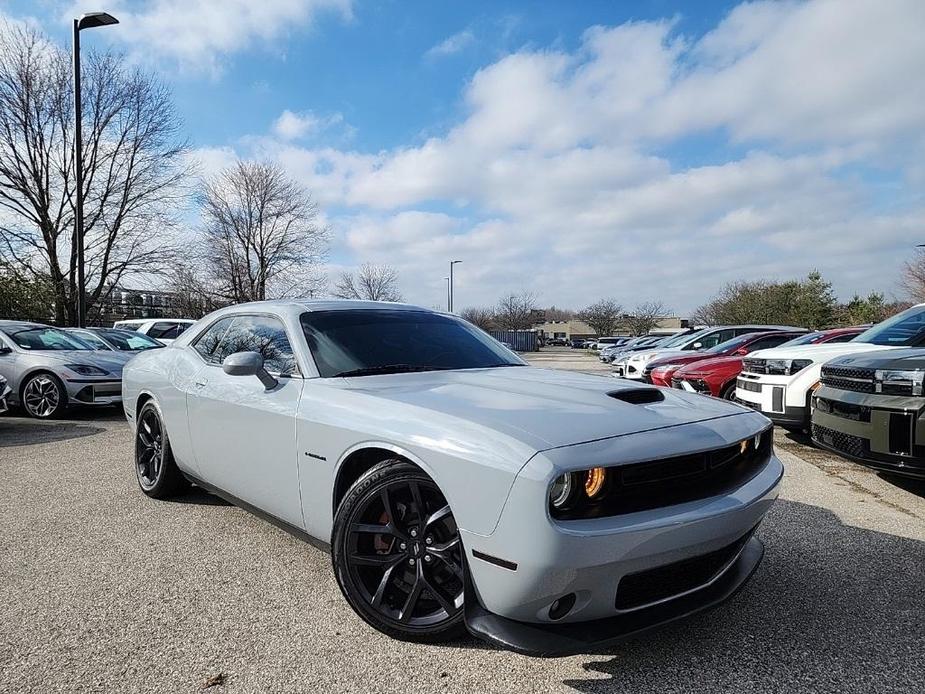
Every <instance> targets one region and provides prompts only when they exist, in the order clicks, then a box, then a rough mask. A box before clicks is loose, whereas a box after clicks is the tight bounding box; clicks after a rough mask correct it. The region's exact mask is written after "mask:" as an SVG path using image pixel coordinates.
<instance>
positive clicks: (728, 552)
mask: <svg viewBox="0 0 925 694" xmlns="http://www.w3.org/2000/svg"><path fill="white" fill-rule="evenodd" d="M751 535H752V534H751V533H748V534H746V535H745V536H744V537H741V538H739V539H738V540H736V541H735V542H733V543H732V544H730V545H726V546H725V547H722V548H721V549H718V550H716V551H714V552H710V553H709V554H702V555H700V556H699V557H692V558H691V559H684V560H682V561H678V562H674V563H672V564H666V565H664V566H659V567H656V568H654V569H647V570H646V571H639V572H638V573H634V574H628V575H626V576H624V577H623V578H622V579H620V583H619V585H618V586H617V598H616V601H615V606H616V608H617V609H618V610H634V609H639V608H641V607H645V606H647V605H651V604H653V603H657V602H662V601H665V600H668V599H671V598H673V597H676V596H680V595H682V594H684V593H689V592H691V591H694V590H697V589H698V588H702V587H705V586H706V585H707V584H708V583H711V582H712V581H713V580H714V579H716V578H717V577H718V576H719V575H720V573H721V572H722V571H723V570H724V569H725V568H727V566H729V564H730V563H731V562H732V561H733V560H734V559H735V558H736V557H737V556H738V554H739V553H740V552H741V551H742V548H743V547H744V546H745V543H746V542H748V540H749V538H750V537H751Z"/></svg>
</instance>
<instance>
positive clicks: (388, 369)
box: [334, 364, 451, 378]
mask: <svg viewBox="0 0 925 694" xmlns="http://www.w3.org/2000/svg"><path fill="white" fill-rule="evenodd" d="M449 368H451V367H448V366H415V365H413V364H384V365H383V366H364V367H363V368H361V369H351V370H350V371H341V372H340V373H336V374H334V378H348V377H350V376H375V375H376V374H398V373H412V372H415V371H446V370H447V369H449Z"/></svg>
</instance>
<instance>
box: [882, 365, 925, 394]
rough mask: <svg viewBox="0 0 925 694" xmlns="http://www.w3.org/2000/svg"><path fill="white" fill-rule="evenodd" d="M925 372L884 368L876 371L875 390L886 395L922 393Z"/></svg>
mask: <svg viewBox="0 0 925 694" xmlns="http://www.w3.org/2000/svg"><path fill="white" fill-rule="evenodd" d="M923 379H925V373H923V372H922V371H921V370H920V369H916V370H915V371H900V370H898V369H897V370H893V369H884V370H882V371H881V370H878V371H875V372H874V391H875V392H877V393H884V394H886V395H922V394H923V392H922V381H923Z"/></svg>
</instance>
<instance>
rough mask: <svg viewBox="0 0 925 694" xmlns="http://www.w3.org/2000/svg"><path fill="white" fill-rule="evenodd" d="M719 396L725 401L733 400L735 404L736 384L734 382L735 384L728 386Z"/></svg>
mask: <svg viewBox="0 0 925 694" xmlns="http://www.w3.org/2000/svg"><path fill="white" fill-rule="evenodd" d="M719 396H720V397H721V398H722V399H723V400H731V401H733V402H735V399H736V382H735V381H733V382H732V383H730V384H729V385H728V386H726V387H725V388H723V390H722V392H720V394H719Z"/></svg>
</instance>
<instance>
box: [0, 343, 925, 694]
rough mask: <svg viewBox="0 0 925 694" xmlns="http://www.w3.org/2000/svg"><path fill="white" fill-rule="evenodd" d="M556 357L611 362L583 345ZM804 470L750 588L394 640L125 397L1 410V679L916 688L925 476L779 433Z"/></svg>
mask: <svg viewBox="0 0 925 694" xmlns="http://www.w3.org/2000/svg"><path fill="white" fill-rule="evenodd" d="M558 354H559V353H558V352H555V353H554V352H547V353H544V354H542V355H540V356H539V358H538V359H536V362H537V363H538V365H540V364H541V365H547V366H555V367H564V368H577V369H580V370H591V371H597V370H598V369H599V367H598V363H595V362H596V360H592V358H591V357H587V356H584V355H581V354H570V353H568V351H567V350H563V351H562V352H561V354H562V356H561V357H560V356H557V355H558ZM777 443H778V451H779V454H780V456H781V458H782V460H783V461H784V464H785V466H786V469H787V472H786V476H785V480H784V486H783V492H782V497H781V500H780V501H779V502H778V503H777V505H776V506H775V508H774V510H773V511H772V512H771V513H770V515H769V516H768V518H767V519H766V521H765V522H764V524H763V525H762V527H761V529H760V531H759V535H760V537H761V538H762V539H763V541H764V542H765V544H766V547H767V552H766V555H765V560H764V563H763V564H762V566H761V567H760V568H759V570H758V572H757V573H756V575H755V577H754V579H753V580H752V581H751V582H750V583H749V585H748V586H747V587H746V588H745V590H744V591H743V592H742V593H740V594H739V595H738V596H737V597H736V598H734V599H733V600H732V601H731V602H730V603H727V604H726V605H724V606H722V607H720V608H719V609H717V610H715V611H713V612H711V613H708V614H705V615H700V616H698V617H696V618H694V619H691V620H688V621H686V622H683V623H680V624H678V625H675V626H672V627H670V628H668V629H665V630H662V631H660V632H656V633H654V634H651V635H649V636H646V637H644V638H639V639H637V640H635V641H632V642H628V643H626V644H624V645H623V646H621V647H619V648H615V649H613V650H611V651H609V652H607V653H604V654H593V655H591V654H589V655H582V656H574V657H569V658H562V659H552V660H536V659H530V658H526V657H523V656H519V655H515V654H512V653H508V652H504V651H501V650H497V649H494V648H491V647H487V646H484V645H482V644H481V643H479V642H476V641H474V640H469V641H464V642H460V643H455V644H452V645H449V646H442V647H428V646H419V645H411V644H407V643H401V642H397V641H392V640H390V639H388V638H386V637H384V636H382V635H380V634H378V633H377V632H374V631H372V630H371V629H370V628H368V627H367V626H366V625H365V624H363V623H362V622H361V621H360V620H359V619H358V618H357V617H355V616H354V614H353V613H352V612H351V610H350V609H349V608H348V607H347V605H346V604H345V603H344V601H343V600H342V598H341V595H340V593H339V591H338V589H337V586H336V584H335V582H334V578H333V575H332V573H331V568H330V560H329V558H328V556H327V555H326V554H324V553H322V552H321V551H319V550H317V549H315V548H313V547H311V546H309V545H306V544H304V543H303V542H301V541H300V540H298V539H296V538H294V537H292V536H290V535H288V534H286V533H285V532H283V531H282V530H279V529H278V528H276V527H274V526H273V525H270V524H268V523H266V522H265V521H263V520H261V519H259V518H256V517H254V516H252V515H250V514H249V513H247V512H245V511H242V510H240V509H238V508H235V507H233V506H229V505H227V504H225V503H224V502H222V501H220V500H218V499H216V498H215V497H212V496H209V495H207V494H204V493H194V494H192V495H190V496H189V497H186V498H183V499H178V500H177V501H174V502H157V501H153V500H151V499H148V498H146V497H145V496H143V495H142V494H141V493H140V492H139V491H138V489H137V486H136V482H135V479H134V473H133V471H132V467H131V459H132V456H131V440H130V437H129V434H128V428H127V425H126V424H125V422H124V420H123V419H122V417H121V416H120V413H118V412H109V413H105V414H102V413H78V414H76V415H75V416H74V417H73V418H71V419H67V420H61V421H57V422H35V421H33V420H27V419H25V418H22V417H20V416H17V415H6V416H2V417H0V508H2V514H0V537H2V542H0V692H59V691H60V692H87V691H105V692H196V691H203V688H205V687H206V685H207V684H210V683H216V684H215V685H214V686H212V687H208V688H207V689H206V691H209V692H224V691H227V692H257V691H268V692H269V691H272V692H308V691H325V692H326V691H357V692H360V691H362V692H368V691H388V692H391V691H402V692H434V691H453V692H455V691H460V692H462V691H467V692H468V691H475V692H496V691H505V692H522V691H538V692H547V691H565V692H575V691H577V692H647V693H648V692H658V693H663V692H713V691H727V690H728V691H737V692H772V691H773V692H788V691H801V692H802V691H812V692H869V691H874V690H876V691H877V692H912V691H921V688H922V682H923V681H925V648H923V644H925V619H923V618H925V590H923V580H925V486H923V485H918V484H913V483H910V482H902V483H898V482H897V481H895V480H887V479H884V478H882V477H880V476H878V475H875V474H873V473H870V472H868V471H866V470H865V469H863V468H860V467H858V466H856V465H853V464H851V463H848V462H844V461H841V460H839V459H837V458H834V457H833V456H830V455H829V454H825V453H821V452H819V451H815V450H812V449H810V448H808V447H807V446H806V445H805V442H803V441H800V440H798V439H795V438H792V437H785V436H782V435H780V434H778V437H777Z"/></svg>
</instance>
